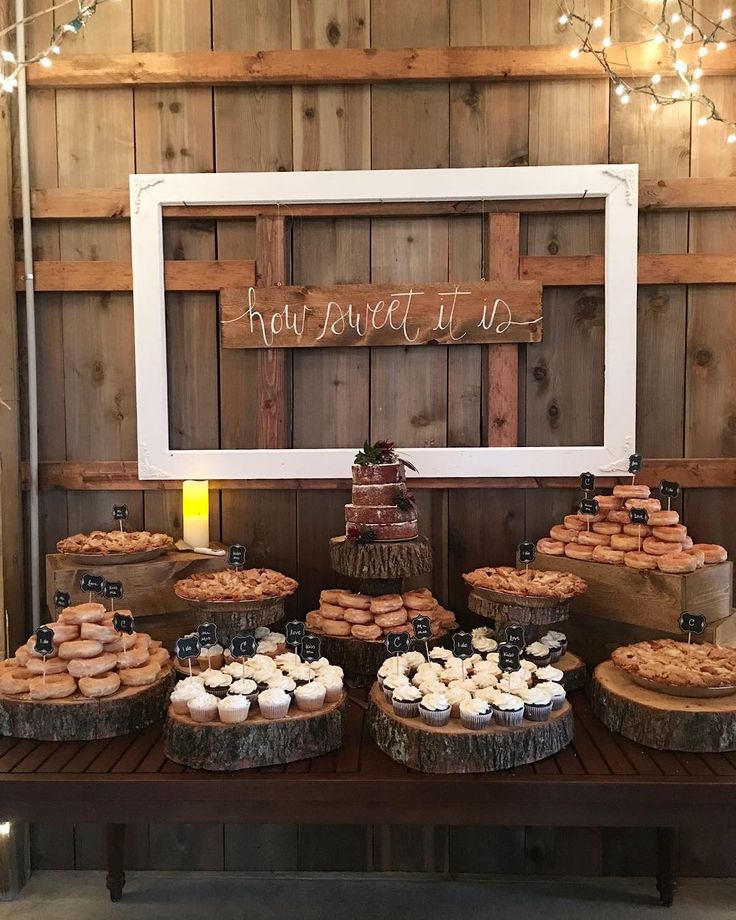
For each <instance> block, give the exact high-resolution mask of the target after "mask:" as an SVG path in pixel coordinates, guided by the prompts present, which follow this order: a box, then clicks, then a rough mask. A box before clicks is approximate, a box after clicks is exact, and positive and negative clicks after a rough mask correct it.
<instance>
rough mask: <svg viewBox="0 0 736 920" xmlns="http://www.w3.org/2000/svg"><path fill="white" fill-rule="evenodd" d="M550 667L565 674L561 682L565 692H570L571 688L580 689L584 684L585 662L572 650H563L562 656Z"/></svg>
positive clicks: (585, 675)
mask: <svg viewBox="0 0 736 920" xmlns="http://www.w3.org/2000/svg"><path fill="white" fill-rule="evenodd" d="M552 667H553V668H559V669H560V670H561V671H562V672H563V674H564V675H565V676H564V677H563V678H562V681H561V683H562V686H563V687H564V688H565V690H566V691H567V693H572V691H573V690H580V689H581V688H582V687H584V686H585V679H586V677H587V669H586V667H585V662H584V661H583V659H582V658H578V656H577V655H575V654H574V653H573V652H565V654H564V655H563V656H562V658H560V660H559V661H558V662H556V663H555V664H553V665H552Z"/></svg>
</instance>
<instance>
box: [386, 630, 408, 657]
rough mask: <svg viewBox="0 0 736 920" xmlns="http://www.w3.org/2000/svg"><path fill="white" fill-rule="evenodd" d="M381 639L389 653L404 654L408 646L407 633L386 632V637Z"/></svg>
mask: <svg viewBox="0 0 736 920" xmlns="http://www.w3.org/2000/svg"><path fill="white" fill-rule="evenodd" d="M383 641H384V644H385V646H386V651H387V652H388V653H389V655H405V654H406V653H407V652H408V651H409V648H410V644H409V633H405V632H400V633H395V632H390V633H386V638H385V639H384V640H383Z"/></svg>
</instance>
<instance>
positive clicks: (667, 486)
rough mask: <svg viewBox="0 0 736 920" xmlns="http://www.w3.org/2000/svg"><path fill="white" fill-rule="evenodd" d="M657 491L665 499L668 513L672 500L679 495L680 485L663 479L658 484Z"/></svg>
mask: <svg viewBox="0 0 736 920" xmlns="http://www.w3.org/2000/svg"><path fill="white" fill-rule="evenodd" d="M659 491H660V492H661V493H662V495H664V496H665V498H666V499H667V510H668V511H669V510H670V503H671V501H672V499H673V498H675V497H676V496H677V495H679V494H680V483H679V482H671V481H670V480H669V479H663V480H662V482H660V484H659Z"/></svg>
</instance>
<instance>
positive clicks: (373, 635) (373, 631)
mask: <svg viewBox="0 0 736 920" xmlns="http://www.w3.org/2000/svg"><path fill="white" fill-rule="evenodd" d="M350 632H351V633H352V635H353V636H355V638H356V639H365V640H369V641H373V642H375V640H376V639H380V638H381V636H383V630H382V629H381V627H380V626H376V624H375V623H371V624H370V625H368V626H362V625H361V624H360V623H355V624H354V625H353V627H352V628H351V630H350Z"/></svg>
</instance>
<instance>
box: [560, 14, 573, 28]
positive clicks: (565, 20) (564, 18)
mask: <svg viewBox="0 0 736 920" xmlns="http://www.w3.org/2000/svg"><path fill="white" fill-rule="evenodd" d="M557 22H559V24H560V25H561V26H566V25H567V24H568V22H570V20H569V19H568V18H567V14H566V13H563V14H562V16H560V18H559V19H558V20H557Z"/></svg>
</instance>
